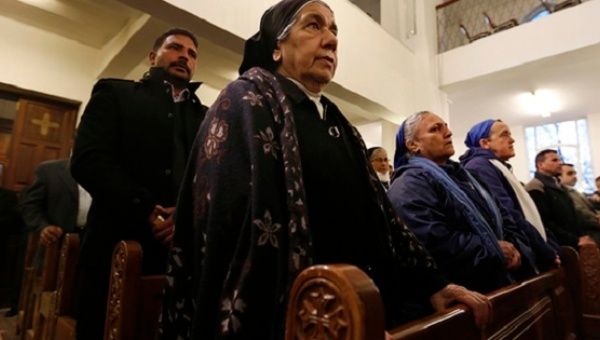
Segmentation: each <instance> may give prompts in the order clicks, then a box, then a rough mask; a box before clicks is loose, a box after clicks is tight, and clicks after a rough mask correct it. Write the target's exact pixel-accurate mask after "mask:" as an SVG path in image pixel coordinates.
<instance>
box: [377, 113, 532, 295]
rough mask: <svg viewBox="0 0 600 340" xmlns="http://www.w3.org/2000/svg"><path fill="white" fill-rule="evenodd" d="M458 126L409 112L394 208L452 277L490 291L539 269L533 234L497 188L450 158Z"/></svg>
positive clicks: (401, 135)
mask: <svg viewBox="0 0 600 340" xmlns="http://www.w3.org/2000/svg"><path fill="white" fill-rule="evenodd" d="M451 137H452V132H451V131H450V129H449V128H448V125H447V124H446V123H445V122H444V121H443V120H442V119H441V118H440V117H439V116H437V115H436V114H434V113H431V112H428V111H422V112H417V113H415V114H413V115H411V116H409V117H408V118H407V119H406V120H405V121H404V122H403V123H402V125H401V126H400V129H399V131H398V134H397V139H396V153H395V156H394V167H395V168H396V173H395V174H394V179H393V181H392V185H391V187H390V190H389V191H388V196H389V197H390V201H391V202H392V204H393V205H394V208H395V209H396V211H397V212H398V214H399V215H400V217H402V218H403V219H404V221H405V223H406V224H407V225H408V227H409V228H410V229H411V230H412V231H413V232H414V233H415V234H416V235H417V237H418V238H419V240H420V241H421V242H422V243H423V245H425V248H426V249H427V250H428V251H429V252H430V253H431V254H432V256H433V258H434V259H435V260H436V262H437V264H438V265H439V266H440V269H441V270H442V272H443V273H444V274H445V275H446V276H447V277H448V278H449V279H450V280H452V281H454V282H457V283H458V284H461V285H464V286H465V287H467V288H469V289H473V290H477V291H480V292H489V291H492V290H494V289H497V288H500V287H502V286H505V285H508V284H510V283H513V282H514V281H515V279H523V278H526V277H530V276H532V275H534V274H535V272H536V271H535V267H534V266H532V263H534V261H533V260H532V259H531V258H530V257H531V254H532V250H531V248H530V245H529V241H528V239H527V237H526V235H524V234H523V233H522V232H521V231H520V230H518V228H516V227H515V225H514V222H513V221H512V219H511V218H510V216H508V214H506V213H504V214H503V213H501V211H500V209H499V208H498V206H497V204H496V202H495V201H494V199H493V198H492V196H491V195H490V193H489V192H488V191H487V190H485V188H483V186H481V185H480V184H479V183H478V182H477V181H476V180H475V178H474V177H473V176H472V175H471V174H469V172H468V171H465V169H464V168H463V167H462V166H461V165H460V164H459V163H457V162H454V161H452V160H450V157H451V156H452V155H453V154H454V146H453V145H452V138H451Z"/></svg>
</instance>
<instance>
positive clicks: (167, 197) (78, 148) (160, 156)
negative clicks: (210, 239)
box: [71, 68, 206, 338]
mask: <svg viewBox="0 0 600 340" xmlns="http://www.w3.org/2000/svg"><path fill="white" fill-rule="evenodd" d="M198 86H199V84H197V83H195V84H189V85H188V89H189V90H190V92H191V93H192V95H191V96H190V97H189V98H188V99H187V100H185V101H184V102H181V103H174V101H173V97H172V94H171V91H172V87H171V85H170V84H169V83H167V82H166V81H165V72H164V70H163V69H161V68H152V69H150V72H149V74H147V75H146V76H145V77H144V78H143V79H142V80H141V81H136V82H134V81H128V80H120V79H103V80H100V81H98V83H97V84H96V85H95V86H94V89H93V90H92V97H91V99H90V101H89V103H88V105H87V107H86V109H85V112H84V114H83V116H82V118H81V124H80V125H79V130H78V133H77V139H76V142H75V147H74V150H73V156H72V165H71V171H72V173H73V177H75V179H76V180H77V181H78V182H79V183H80V184H81V185H82V186H83V187H84V188H85V189H86V190H87V191H88V192H89V193H90V195H91V196H92V205H91V207H90V211H89V214H88V221H87V225H86V228H85V232H84V235H83V240H82V246H81V253H80V256H79V264H80V266H81V267H82V270H83V272H84V273H87V272H91V271H93V270H98V271H99V272H101V273H105V276H104V277H105V278H106V279H105V280H104V282H98V283H97V285H96V286H97V288H96V289H90V287H85V286H84V287H82V291H83V294H84V296H85V294H88V295H89V296H86V299H81V300H82V301H83V302H84V303H87V302H86V301H87V298H92V299H100V298H103V299H104V301H106V300H105V299H106V290H107V282H108V276H109V272H110V261H111V257H112V252H113V248H114V246H115V244H117V242H119V240H124V239H125V240H136V241H138V242H140V244H141V246H142V249H143V252H144V258H143V272H144V273H146V274H153V273H162V272H164V268H165V262H166V248H165V247H164V246H162V245H161V244H160V243H159V242H158V241H156V240H155V239H154V237H153V234H152V231H151V226H150V224H149V222H148V218H149V215H150V213H151V212H152V210H153V208H154V206H155V205H162V206H163V207H172V206H174V205H175V197H176V194H177V191H178V187H179V182H180V180H181V173H182V170H181V169H183V168H184V167H185V163H186V161H187V155H188V154H189V148H190V141H192V140H193V138H194V136H195V133H196V130H197V128H198V126H199V125H200V123H201V121H202V119H203V118H204V114H205V111H206V107H205V106H203V105H202V104H201V103H200V100H199V99H198V97H196V96H195V95H194V94H193V93H194V92H195V90H196V89H197V88H198ZM83 282H84V283H85V282H93V281H92V280H88V279H85V278H84V280H83ZM83 307H85V306H83ZM81 312H82V313H85V311H83V310H82V311H81ZM95 322H96V323H97V324H95V325H94V326H93V327H92V326H91V325H90V328H89V333H87V334H93V337H94V338H95V337H98V336H100V337H101V336H102V332H100V333H97V334H96V333H93V332H96V331H97V330H98V329H99V327H100V326H102V325H101V322H102V320H96V321H95ZM98 323H99V324H98ZM77 326H78V332H79V330H80V329H82V328H87V327H88V326H87V325H85V326H84V325H80V322H79V321H78V324H77ZM80 326H81V327H80ZM92 328H94V329H95V330H94V331H92V330H91V329H92ZM78 336H79V337H80V338H84V336H83V335H78ZM90 336H92V335H90Z"/></svg>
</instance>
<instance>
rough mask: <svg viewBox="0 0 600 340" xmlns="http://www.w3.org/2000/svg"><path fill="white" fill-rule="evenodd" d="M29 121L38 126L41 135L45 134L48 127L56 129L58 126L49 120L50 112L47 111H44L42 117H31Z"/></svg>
mask: <svg viewBox="0 0 600 340" xmlns="http://www.w3.org/2000/svg"><path fill="white" fill-rule="evenodd" d="M31 123H32V124H35V125H39V126H40V134H41V135H42V136H47V135H48V130H50V128H54V129H58V128H59V127H60V124H58V123H57V122H53V121H51V120H50V114H49V113H48V112H46V113H44V115H43V116H42V119H36V118H34V119H32V120H31Z"/></svg>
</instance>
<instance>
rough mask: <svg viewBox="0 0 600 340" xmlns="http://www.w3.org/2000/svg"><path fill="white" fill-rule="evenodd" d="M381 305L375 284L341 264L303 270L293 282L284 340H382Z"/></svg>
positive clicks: (365, 276) (359, 271)
mask: <svg viewBox="0 0 600 340" xmlns="http://www.w3.org/2000/svg"><path fill="white" fill-rule="evenodd" d="M383 310H384V309H383V303H382V301H381V298H380V295H379V290H378V289H377V287H376V286H375V283H373V281H372V280H371V279H370V278H369V277H368V276H367V275H366V274H365V273H364V272H362V271H361V270H360V269H358V268H356V267H354V266H351V265H343V264H335V265H318V266H313V267H310V268H307V269H305V270H304V271H303V272H302V273H300V275H298V277H297V278H296V280H295V281H294V285H293V287H292V290H291V292H290V300H289V303H288V309H287V316H286V334H285V338H286V340H292V339H349V340H350V339H352V340H367V339H368V340H376V339H384V334H385V317H384V313H383Z"/></svg>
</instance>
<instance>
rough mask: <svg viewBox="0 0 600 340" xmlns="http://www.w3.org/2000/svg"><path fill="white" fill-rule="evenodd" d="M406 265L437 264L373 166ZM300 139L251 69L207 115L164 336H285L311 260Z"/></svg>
mask: <svg viewBox="0 0 600 340" xmlns="http://www.w3.org/2000/svg"><path fill="white" fill-rule="evenodd" d="M341 120H342V123H343V124H342V125H343V126H342V128H343V129H345V130H346V131H348V132H349V135H350V136H353V138H354V139H355V140H354V141H353V145H354V144H356V145H360V146H361V148H362V150H360V149H358V148H357V150H356V153H357V154H359V155H358V156H357V157H358V158H359V159H360V162H361V164H363V165H364V166H365V167H367V168H368V169H369V170H368V173H369V174H370V183H371V186H372V189H373V190H374V191H375V192H376V196H377V200H378V205H379V206H380V207H381V209H382V213H383V214H385V216H386V220H387V221H388V224H387V225H386V226H384V228H387V230H386V231H385V233H386V234H387V235H388V239H389V246H390V247H391V249H392V252H391V253H392V254H393V256H395V257H396V258H397V259H396V260H397V262H398V264H399V266H403V267H406V268H413V269H414V268H428V269H433V270H435V269H434V268H435V265H434V263H433V260H432V258H431V257H430V256H429V255H428V254H427V252H426V251H425V250H424V248H423V247H422V246H421V244H420V243H419V242H418V241H417V240H416V238H415V237H414V235H413V234H412V233H411V232H410V231H408V229H407V228H406V227H405V226H404V225H403V224H402V223H401V221H400V220H399V219H398V217H397V216H396V214H395V212H394V211H393V208H392V207H391V205H390V203H389V201H388V200H387V196H386V194H385V192H384V190H383V188H382V187H381V185H379V179H378V178H377V176H376V175H375V173H374V171H373V170H372V169H371V168H370V167H369V166H368V164H369V163H368V161H367V159H366V155H365V151H364V150H365V148H364V144H363V142H362V139H361V138H360V136H359V134H358V132H357V131H356V130H355V129H354V128H353V127H352V126H351V125H350V123H348V122H347V121H346V120H345V119H344V118H343V117H342V119H341ZM298 148H299V146H298V140H297V137H296V128H295V124H294V117H293V114H292V112H291V106H290V103H289V101H288V99H287V98H286V96H285V94H284V93H283V91H282V89H281V86H280V84H279V82H278V80H277V78H276V77H275V76H274V75H273V74H271V73H270V72H268V71H266V70H264V69H261V68H257V67H255V68H252V69H250V70H248V71H247V72H245V73H244V74H243V75H242V76H241V77H240V78H239V79H238V80H236V81H234V82H233V83H231V84H230V85H229V86H227V87H226V88H225V89H224V90H223V91H222V92H221V94H220V95H219V97H218V99H217V100H216V102H215V103H214V104H213V106H212V107H211V108H210V110H209V111H208V112H207V115H206V118H205V120H204V122H203V123H202V126H201V127H200V130H199V132H198V135H197V137H196V141H195V143H194V149H193V150H192V153H191V155H192V157H191V158H190V162H189V164H188V168H187V170H186V176H185V179H184V183H182V186H181V188H182V190H181V192H180V196H179V201H178V205H177V219H176V231H175V235H174V241H173V248H172V250H171V252H170V255H169V262H168V266H167V288H166V292H165V300H164V304H163V314H162V316H161V327H160V333H161V337H162V338H163V339H180V338H182V339H217V338H218V339H278V338H282V336H283V331H284V329H283V328H284V321H285V320H284V319H285V307H286V303H287V294H288V292H289V289H290V287H291V284H292V283H293V280H294V279H295V277H296V276H297V274H299V272H300V271H301V270H303V269H305V268H306V267H308V266H310V265H312V264H313V260H312V252H311V234H310V230H309V229H310V223H309V221H308V219H307V211H306V209H305V205H304V202H305V192H304V184H303V179H302V165H301V164H300V154H299V149H298Z"/></svg>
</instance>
